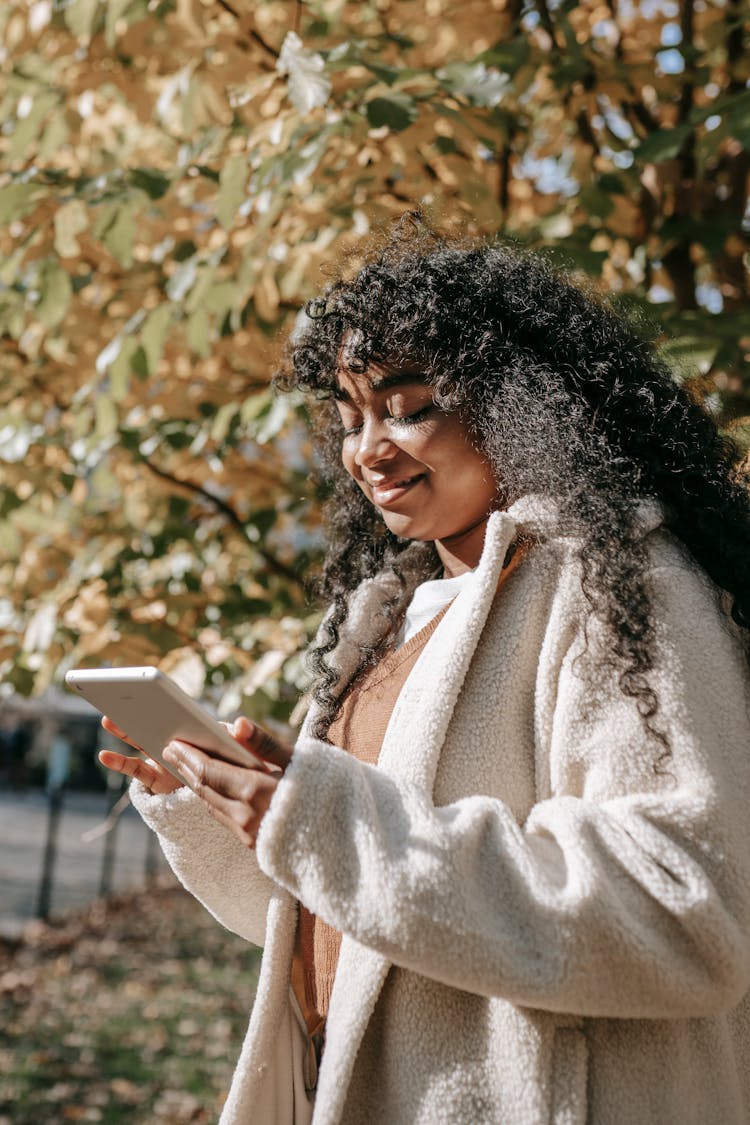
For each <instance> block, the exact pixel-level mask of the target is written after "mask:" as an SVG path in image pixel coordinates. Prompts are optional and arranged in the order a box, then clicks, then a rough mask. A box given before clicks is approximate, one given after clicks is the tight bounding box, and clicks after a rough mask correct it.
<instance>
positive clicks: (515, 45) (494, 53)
mask: <svg viewBox="0 0 750 1125" xmlns="http://www.w3.org/2000/svg"><path fill="white" fill-rule="evenodd" d="M530 54H531V44H530V43H529V40H528V39H527V38H526V36H524V35H517V36H515V37H514V38H513V39H508V41H507V42H505V43H497V44H496V45H495V46H494V47H491V48H490V49H489V51H484V52H483V53H482V54H481V55H480V56H479V59H480V60H481V61H482V62H483V63H486V65H487V66H496V67H497V68H498V69H499V70H502V71H505V72H506V73H510V74H514V73H515V71H517V70H520V68H521V67H522V66H523V65H524V63H525V62H527V60H528V58H529V56H530Z"/></svg>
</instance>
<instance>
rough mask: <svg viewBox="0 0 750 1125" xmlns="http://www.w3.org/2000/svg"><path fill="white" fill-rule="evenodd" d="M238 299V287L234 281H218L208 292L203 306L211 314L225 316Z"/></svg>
mask: <svg viewBox="0 0 750 1125" xmlns="http://www.w3.org/2000/svg"><path fill="white" fill-rule="evenodd" d="M236 299H237V285H236V283H235V282H234V281H217V282H216V284H215V285H211V286H209V288H208V289H207V290H206V294H205V297H204V299H203V304H204V307H205V308H206V309H207V310H208V311H209V312H215V313H218V314H219V315H220V316H223V315H224V313H226V312H227V310H228V309H231V308H232V307H233V306H234V302H235V301H236Z"/></svg>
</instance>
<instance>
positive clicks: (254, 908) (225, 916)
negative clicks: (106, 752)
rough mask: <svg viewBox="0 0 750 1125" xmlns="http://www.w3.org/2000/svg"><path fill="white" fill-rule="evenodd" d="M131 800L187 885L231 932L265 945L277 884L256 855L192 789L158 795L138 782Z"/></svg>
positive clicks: (131, 791) (184, 788)
mask: <svg viewBox="0 0 750 1125" xmlns="http://www.w3.org/2000/svg"><path fill="white" fill-rule="evenodd" d="M130 796H131V800H132V802H133V804H134V806H135V807H136V809H137V810H138V812H139V813H140V814H141V816H142V817H143V819H144V821H145V822H146V824H147V825H148V826H149V828H151V829H153V831H154V832H156V833H157V835H158V837H159V843H160V845H161V849H162V851H163V852H164V855H165V856H166V859H167V861H168V863H169V865H170V867H171V868H172V870H173V871H174V873H175V875H176V876H177V878H178V879H179V880H180V882H181V883H182V885H183V886H184V887H185V888H186V889H187V890H188V891H190V893H191V894H192V895H193V896H194V897H195V898H197V899H198V901H199V902H201V903H202V904H203V905H204V906H205V907H206V909H207V910H209V911H210V913H211V914H213V916H214V917H215V918H217V919H218V921H219V922H221V924H222V925H223V926H225V927H226V929H228V930H232V931H233V932H234V933H236V934H239V935H240V937H243V938H245V939H246V940H247V941H249V942H252V943H253V945H263V943H264V940H265V928H266V914H267V911H268V904H269V901H270V898H271V894H272V892H273V889H274V883H273V882H272V880H271V879H269V878H268V876H267V875H264V874H263V872H262V871H261V870H260V868H259V867H258V861H257V859H256V856H255V852H252V851H250V849H249V848H246V847H243V845H242V844H241V843H240V842H239V840H237V839H235V837H234V836H233V835H232V834H231V832H229V831H228V830H227V829H226V828H224V827H223V825H221V824H219V823H218V822H217V821H216V820H214V819H213V818H212V817H211V815H210V814H209V812H208V811H207V809H206V807H205V805H204V804H203V802H202V801H201V800H200V799H199V798H198V797H196V795H195V793H193V792H192V791H191V790H190V789H188V788H187V787H183V788H182V789H177V790H175V792H174V793H169V794H167V795H166V796H163V795H160V796H155V795H154V794H152V793H150V792H149V791H148V790H147V789H145V788H144V787H143V786H142V785H141V784H140V783H139V782H137V781H134V782H132V783H131V786H130Z"/></svg>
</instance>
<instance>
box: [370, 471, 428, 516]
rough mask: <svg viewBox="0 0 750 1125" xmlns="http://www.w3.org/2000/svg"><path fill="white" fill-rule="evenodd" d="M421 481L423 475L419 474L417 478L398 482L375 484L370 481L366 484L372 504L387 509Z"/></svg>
mask: <svg viewBox="0 0 750 1125" xmlns="http://www.w3.org/2000/svg"><path fill="white" fill-rule="evenodd" d="M423 479H424V474H423V473H420V474H419V475H418V476H415V477H406V478H405V479H404V480H398V481H380V482H378V483H377V484H376V483H375V482H374V481H370V482H368V483H369V485H370V492H371V494H372V502H373V504H377V506H378V507H379V508H388V507H390V505H391V504H396V503H398V501H399V500H400V499H401V497H402V496H405V495H406V493H407V492H409V491H410V490H411V489H412V488H413V487H414V486H415V485H416V484H418V483H419V481H421V480H423Z"/></svg>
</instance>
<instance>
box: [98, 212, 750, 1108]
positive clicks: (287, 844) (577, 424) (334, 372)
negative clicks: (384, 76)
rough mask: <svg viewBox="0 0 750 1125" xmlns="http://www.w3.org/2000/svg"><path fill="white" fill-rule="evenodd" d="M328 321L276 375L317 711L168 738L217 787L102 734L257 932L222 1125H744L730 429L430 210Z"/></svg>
mask: <svg viewBox="0 0 750 1125" xmlns="http://www.w3.org/2000/svg"><path fill="white" fill-rule="evenodd" d="M308 314H309V321H308V324H307V327H306V329H305V330H304V332H303V333H302V335H301V336H300V337H299V338H298V339H297V340H296V342H295V343H294V345H293V347H292V348H291V350H290V355H289V362H288V364H287V370H286V371H285V374H284V377H283V382H284V384H285V385H286V386H290V385H291V386H296V387H301V388H303V389H305V390H307V391H309V392H311V394H312V396H313V397H314V399H315V400H316V401H317V403H318V405H317V414H318V423H319V426H318V430H319V434H320V440H321V448H322V450H323V464H324V470H325V473H326V475H327V477H328V479H329V481H330V483H331V488H332V492H331V500H330V511H329V529H330V545H329V550H328V555H327V561H326V566H325V572H324V576H323V582H322V587H323V595H324V596H325V598H326V599H327V601H328V602H329V604H330V607H331V608H330V610H329V613H328V615H327V617H326V619H325V621H324V624H323V626H322V628H321V631H320V635H319V637H318V640H317V642H316V644H315V646H314V647H313V651H312V663H313V668H314V670H315V686H314V691H313V699H312V706H311V708H310V711H309V714H308V717H307V720H306V722H305V726H304V728H303V731H302V734H301V736H300V738H299V740H298V742H297V744H296V746H295V747H294V750H293V752H292V750H290V749H289V748H286V747H283V746H281V745H279V744H278V743H276V742H275V741H274V740H273V739H272V738H271V736H269V735H267V734H266V733H265V732H263V731H261V730H259V729H258V728H257V727H254V726H253V724H251V723H249V722H248V721H247V720H245V719H241V720H239V721H238V723H237V724H235V728H234V733H235V736H236V737H237V738H238V739H239V740H240V741H241V742H245V743H246V744H248V745H251V746H253V748H255V749H257V750H260V751H261V753H263V754H264V756H266V757H267V758H268V759H269V760H270V761H272V762H274V763H275V765H276V767H277V769H276V770H272V771H270V772H266V773H263V772H262V771H250V770H244V769H240V768H238V767H234V766H231V765H229V764H227V763H224V762H220V761H217V760H213V759H211V758H209V757H208V756H207V755H205V754H203V753H202V752H201V751H199V750H197V749H194V748H191V747H188V746H186V745H184V744H172V746H170V748H169V750H168V752H167V753H168V757H169V759H170V760H171V761H172V762H173V764H174V765H175V766H177V767H178V768H179V770H180V772H181V774H182V776H184V777H185V778H186V780H187V782H188V784H189V785H190V786H191V787H192V788H193V789H194V790H195V792H192V791H191V789H189V788H185V787H182V788H176V787H175V786H176V783H175V782H174V780H173V779H172V778H171V777H168V776H167V775H166V774H165V773H163V772H162V771H160V770H159V769H158V768H157V767H156V766H155V765H151V764H147V763H135V762H134V760H128V759H124V758H122V757H121V756H119V755H115V754H112V753H107V754H105V755H103V760H104V761H105V763H106V764H107V765H109V766H111V767H112V768H115V769H120V770H122V771H123V772H126V773H133V774H134V775H135V776H136V777H138V778H140V781H141V784H140V785H136V786H134V788H133V796H134V800H135V803H136V805H137V807H138V808H139V809H140V811H141V813H142V815H143V817H144V819H145V820H146V821H147V822H148V823H149V824H150V825H151V826H152V827H153V828H154V829H155V830H156V831H157V832H158V833H159V836H160V839H161V842H162V847H163V849H164V851H165V853H166V855H167V857H168V859H169V860H170V862H171V863H172V866H173V867H174V869H175V871H176V872H177V874H178V875H179V877H180V878H181V879H182V881H183V882H184V884H185V885H186V886H187V887H188V888H189V889H190V890H191V891H192V893H193V894H195V895H196V896H197V897H198V898H199V899H200V900H201V901H202V902H204V903H205V904H206V905H207V907H208V908H209V910H211V911H213V912H214V913H215V914H216V916H217V917H218V918H219V919H220V920H221V921H222V922H223V923H224V925H226V926H227V927H228V928H230V929H232V930H236V931H237V932H238V933H240V934H242V935H244V936H245V937H247V938H248V939H249V940H250V941H253V942H256V943H258V944H263V945H264V946H265V949H264V957H263V963H262V968H261V974H260V981H259V986H258V994H257V998H256V1002H255V1007H254V1010H253V1015H252V1019H251V1023H250V1029H249V1032H248V1036H247V1039H246V1042H245V1045H244V1047H243V1050H242V1054H241V1057H240V1061H239V1064H238V1067H237V1071H236V1074H235V1078H234V1082H233V1085H232V1089H231V1091H230V1094H229V1098H228V1101H227V1103H226V1106H225V1109H224V1114H223V1117H222V1121H223V1122H227V1123H229V1122H232V1123H234V1122H237V1123H239V1122H243V1123H245V1122H251V1123H257V1125H267V1123H268V1125H271V1123H275V1122H295V1123H296V1122H302V1121H308V1120H309V1119H310V1114H311V1113H312V1114H313V1121H314V1122H315V1125H324V1123H326V1125H328V1123H330V1125H333V1123H335V1122H344V1123H346V1125H351V1123H359V1122H368V1123H371V1122H383V1123H386V1122H387V1123H388V1125H407V1123H408V1125H412V1123H417V1122H419V1123H430V1125H432V1123H434V1122H450V1123H451V1125H455V1123H459V1125H477V1123H480V1122H504V1123H509V1125H526V1123H528V1125H532V1123H533V1125H542V1123H547V1122H559V1123H562V1122H565V1123H576V1122H581V1123H583V1122H595V1123H599V1125H625V1123H633V1125H635V1123H638V1125H642V1123H643V1122H653V1123H655V1125H656V1123H658V1125H669V1123H674V1125H678V1123H679V1125H688V1123H691V1122H694V1123H696V1125H698V1123H699V1122H700V1123H701V1125H705V1123H706V1122H722V1123H724V1125H726V1123H730V1122H731V1123H737V1125H739V1123H740V1122H746V1121H747V1120H749V1119H750V1075H749V1074H748V1052H747V1044H748V1039H747V1033H748V1015H749V1014H750V1002H748V999H747V991H748V987H749V985H750V816H748V808H749V807H750V718H749V716H750V682H749V677H748V645H747V629H748V623H749V622H750V583H749V582H748V546H749V545H750V505H749V503H748V494H747V491H746V488H745V483H746V482H745V480H744V479H743V477H742V475H741V472H740V469H739V467H738V465H737V463H736V455H735V451H734V450H733V449H732V448H730V447H729V445H728V444H727V443H725V442H723V441H722V440H721V439H720V438H719V437H718V435H717V433H716V430H715V427H714V425H713V423H712V422H711V420H710V419H709V418H708V417H707V416H706V414H705V413H704V412H703V411H702V410H701V409H700V408H699V407H698V406H697V405H696V404H694V403H693V402H692V401H691V399H690V398H689V397H688V395H687V394H686V393H685V392H684V391H683V390H682V389H680V388H679V387H678V386H677V385H676V384H675V382H674V381H673V379H672V378H671V376H670V374H669V372H668V371H667V370H666V368H665V367H664V365H663V364H662V362H661V361H660V360H659V359H658V358H657V356H656V355H655V353H654V351H653V349H652V348H651V346H650V345H649V344H648V343H646V342H644V341H643V340H642V339H641V338H640V336H639V335H638V334H637V333H636V332H635V331H634V330H633V329H632V328H631V327H629V326H628V325H627V324H625V323H624V322H623V321H621V320H620V319H619V318H618V317H617V316H616V315H615V314H614V313H613V312H612V311H611V310H610V309H609V308H608V307H607V306H606V305H605V304H604V303H602V302H601V301H600V300H598V299H596V298H595V297H593V296H591V295H589V294H586V293H585V292H583V291H582V290H581V289H580V288H577V287H576V286H574V285H572V284H571V283H570V282H569V281H567V280H566V279H564V278H562V277H559V276H558V275H557V274H556V273H555V272H554V271H552V270H551V269H550V268H548V267H547V266H546V265H545V264H543V262H542V261H540V260H539V259H537V258H534V257H532V256H527V255H524V254H520V253H518V252H516V251H513V250H509V249H504V248H502V247H498V246H491V245H487V246H485V245H481V246H469V247H464V246H461V245H455V244H451V243H443V242H441V241H440V240H439V239H438V238H436V237H434V236H432V235H431V234H430V233H429V232H423V231H422V230H420V229H419V228H417V229H416V231H414V232H413V233H412V234H409V233H408V229H407V231H406V232H405V230H404V229H403V228H402V229H400V230H399V231H398V232H397V234H396V236H395V237H394V238H393V239H392V240H391V241H390V243H389V244H388V245H386V246H385V247H384V248H383V249H381V251H380V252H379V253H378V254H377V255H376V256H375V257H374V258H373V259H371V260H370V261H369V262H368V263H367V264H366V265H365V266H364V267H363V268H362V269H361V270H360V272H359V273H358V274H357V275H356V276H355V277H354V279H353V280H351V281H348V282H345V281H341V282H338V283H336V284H334V285H332V286H331V287H330V289H329V290H328V292H327V293H326V294H325V295H324V296H323V297H322V298H321V300H320V301H318V302H315V303H313V304H312V305H311V306H310V307H309V309H308ZM415 591H416V593H415ZM149 791H150V792H149ZM290 985H291V987H290ZM323 1019H324V1020H325V1022H324V1024H322V1020H323ZM303 1025H304V1029H305V1030H304V1032H303V1030H302V1028H303ZM323 1031H324V1035H323ZM323 1039H324V1047H323V1048H322V1063H321V1066H320V1070H319V1073H318V1074H317V1075H316V1073H315V1054H316V1052H317V1055H318V1057H319V1056H320V1049H321V1044H322V1042H323Z"/></svg>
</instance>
